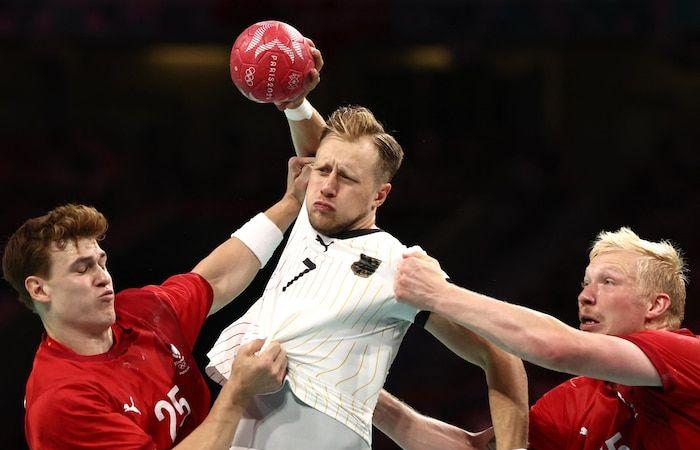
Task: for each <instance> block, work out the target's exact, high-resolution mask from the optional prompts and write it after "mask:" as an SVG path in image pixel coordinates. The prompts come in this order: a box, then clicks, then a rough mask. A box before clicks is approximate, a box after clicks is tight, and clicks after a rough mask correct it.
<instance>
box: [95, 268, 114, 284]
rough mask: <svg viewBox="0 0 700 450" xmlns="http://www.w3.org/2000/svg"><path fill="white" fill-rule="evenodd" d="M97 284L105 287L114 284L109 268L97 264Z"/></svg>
mask: <svg viewBox="0 0 700 450" xmlns="http://www.w3.org/2000/svg"><path fill="white" fill-rule="evenodd" d="M95 284H96V285H97V286H98V287H105V286H109V285H110V284H112V276H111V275H110V274H109V272H108V271H107V268H106V267H105V268H102V267H100V266H99V265H98V266H97V275H96V276H95Z"/></svg>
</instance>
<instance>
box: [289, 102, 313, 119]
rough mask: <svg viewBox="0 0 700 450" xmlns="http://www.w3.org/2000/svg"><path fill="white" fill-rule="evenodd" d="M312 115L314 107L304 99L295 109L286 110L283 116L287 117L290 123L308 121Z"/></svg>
mask: <svg viewBox="0 0 700 450" xmlns="http://www.w3.org/2000/svg"><path fill="white" fill-rule="evenodd" d="M313 114H314V107H313V106H311V103H309V101H308V100H307V99H306V98H304V101H302V102H301V104H300V105H299V106H297V107H296V108H287V109H285V110H284V115H285V116H287V119H288V120H291V121H292V122H300V121H302V120H309V119H310V118H311V116H313Z"/></svg>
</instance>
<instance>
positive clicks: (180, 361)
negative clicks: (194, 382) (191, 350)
mask: <svg viewBox="0 0 700 450" xmlns="http://www.w3.org/2000/svg"><path fill="white" fill-rule="evenodd" d="M170 353H171V354H172V355H173V364H174V365H175V368H176V369H177V373H179V374H180V375H184V374H185V373H186V372H187V371H188V370H190V365H189V364H187V361H185V357H184V356H182V353H180V350H178V349H177V347H175V346H174V345H173V344H170Z"/></svg>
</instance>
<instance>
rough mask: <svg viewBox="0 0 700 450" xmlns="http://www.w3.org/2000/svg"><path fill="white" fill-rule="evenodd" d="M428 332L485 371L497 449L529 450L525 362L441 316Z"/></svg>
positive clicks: (433, 316)
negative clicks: (524, 449)
mask: <svg viewBox="0 0 700 450" xmlns="http://www.w3.org/2000/svg"><path fill="white" fill-rule="evenodd" d="M425 329H426V330H428V331H429V332H430V333H431V334H432V335H433V336H435V337H436V338H437V339H438V340H440V342H442V343H443V344H445V346H446V347H448V348H449V349H450V350H452V351H453V352H454V353H455V354H457V355H459V356H460V357H461V358H463V359H465V360H466V361H469V362H471V363H472V364H475V365H477V366H479V367H481V368H482V369H483V370H484V372H485V374H486V382H487V384H488V389H489V407H490V410H491V420H492V422H493V426H494V430H495V434H496V438H497V439H496V442H497V444H498V447H497V448H498V449H499V450H502V449H507V450H511V449H513V448H525V447H527V431H528V399H527V375H526V374H525V368H524V367H523V362H522V361H521V360H520V359H518V358H517V357H515V356H513V355H510V354H508V353H506V352H504V351H503V350H501V349H499V348H498V347H496V346H495V345H493V344H492V343H490V342H489V341H487V340H486V339H484V338H482V337H481V336H478V335H477V334H475V333H473V332H472V331H469V330H467V329H465V328H464V327H462V326H460V325H458V324H456V323H454V322H450V321H449V320H447V319H445V318H444V317H442V316H440V315H439V314H435V313H432V314H430V318H429V319H428V322H427V323H426V325H425Z"/></svg>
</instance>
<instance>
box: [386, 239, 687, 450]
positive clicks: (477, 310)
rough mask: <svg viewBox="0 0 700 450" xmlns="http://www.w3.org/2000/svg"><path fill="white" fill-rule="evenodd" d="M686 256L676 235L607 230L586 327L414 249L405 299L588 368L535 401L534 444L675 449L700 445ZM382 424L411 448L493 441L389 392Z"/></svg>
mask: <svg viewBox="0 0 700 450" xmlns="http://www.w3.org/2000/svg"><path fill="white" fill-rule="evenodd" d="M685 271H686V269H685V265H684V262H683V260H682V258H681V256H680V252H679V251H678V250H677V249H676V248H674V247H673V246H672V245H671V244H669V243H668V242H666V241H663V242H649V241H646V240H643V239H640V238H639V237H638V236H637V235H636V234H635V233H633V232H632V231H631V230H630V229H628V228H621V229H620V230H618V231H616V232H612V233H611V232H603V233H601V234H599V236H598V238H597V240H596V241H595V243H594V245H593V248H592V250H591V252H590V263H589V265H588V267H587V268H586V271H585V274H584V279H583V284H582V290H581V293H580V294H579V296H578V309H579V319H580V326H579V328H580V330H576V329H574V328H571V327H569V326H567V325H565V324H563V323H562V322H560V321H558V320H556V319H555V318H553V317H550V316H547V315H545V314H541V313H539V312H536V311H532V310H530V309H527V308H523V307H520V306H516V305H511V304H508V303H505V302H502V301H498V300H495V299H493V298H489V297H487V296H484V295H480V294H477V293H475V292H471V291H468V290H466V289H462V288H459V287H457V286H454V285H450V284H449V283H446V282H445V280H444V279H443V277H442V276H441V273H442V272H441V271H440V270H439V264H438V263H437V261H435V260H434V259H432V258H429V257H427V256H424V255H413V256H410V257H407V258H406V259H405V260H404V261H403V262H402V265H401V267H400V269H399V273H398V274H397V278H396V286H395V288H396V294H397V296H398V297H399V299H400V300H402V301H404V302H406V303H410V304H412V305H414V306H417V307H419V308H423V309H426V310H429V311H435V312H437V313H439V314H442V315H444V316H445V317H447V318H449V319H450V320H453V321H455V322H458V323H460V324H461V325H463V326H465V327H466V328H469V329H471V330H472V331H474V332H476V333H477V334H479V335H481V336H482V337H484V338H486V339H488V340H490V341H492V342H494V343H495V344H496V345H498V346H499V347H501V348H503V349H505V350H507V351H509V352H511V353H513V354H515V355H517V356H519V357H521V358H522V359H524V360H528V361H530V362H532V363H534V364H537V365H540V366H542V367H546V368H549V369H552V370H557V371H561V372H567V373H571V374H574V375H580V376H579V377H577V378H572V379H571V380H569V381H567V382H565V383H563V384H561V385H560V386H558V387H556V388H555V389H553V390H551V391H550V392H548V393H547V394H545V395H544V396H543V397H542V398H541V399H540V400H539V401H538V402H537V403H536V404H535V405H534V406H533V407H532V408H531V410H530V447H531V448H533V449H536V450H550V449H551V450H555V449H556V450H562V449H570V450H574V449H577V450H578V449H580V450H599V449H605V450H641V449H645V450H662V449H663V450H667V449H681V450H684V449H687V450H691V449H696V448H698V447H699V446H700V340H699V339H698V337H696V336H695V335H693V334H692V333H691V332H690V331H688V330H687V329H681V328H680V325H681V322H682V320H683V315H684V309H685V285H686V282H687V279H686V275H685ZM375 425H377V426H378V427H379V428H380V429H382V430H383V431H385V432H386V433H387V434H388V435H389V436H390V437H392V438H393V439H394V440H395V441H396V442H397V443H399V444H400V445H401V446H402V447H403V448H405V449H417V448H420V449H421V450H426V449H431V448H436V449H437V448H439V449H446V448H449V449H474V448H484V445H485V442H484V439H483V436H476V437H475V436H473V435H470V434H468V433H466V432H465V431H463V430H461V429H459V428H457V427H453V426H451V425H447V424H444V423H442V422H439V421H436V420H434V419H430V418H427V417H424V416H421V415H420V414H417V413H415V412H414V411H412V410H411V409H410V408H408V407H407V406H406V405H404V404H402V403H401V402H399V401H398V400H396V399H395V398H393V397H391V396H390V395H389V394H388V393H383V394H382V396H381V397H380V401H379V406H378V407H377V409H376V411H375Z"/></svg>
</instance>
